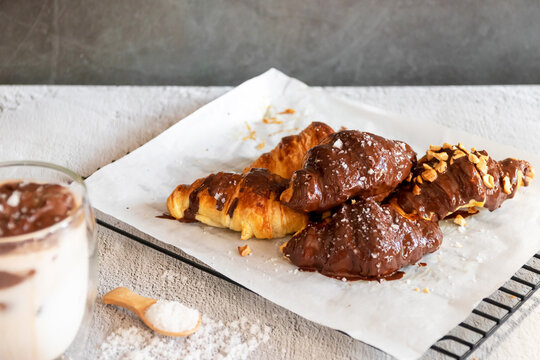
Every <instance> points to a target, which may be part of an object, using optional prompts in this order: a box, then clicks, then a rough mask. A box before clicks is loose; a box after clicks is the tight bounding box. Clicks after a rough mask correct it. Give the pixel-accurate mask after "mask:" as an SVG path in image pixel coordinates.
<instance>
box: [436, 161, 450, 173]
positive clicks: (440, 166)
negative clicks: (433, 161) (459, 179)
mask: <svg viewBox="0 0 540 360" xmlns="http://www.w3.org/2000/svg"><path fill="white" fill-rule="evenodd" d="M446 168H447V165H446V161H439V162H438V163H437V165H435V170H437V172H438V173H440V174H442V173H444V172H445V171H446Z"/></svg>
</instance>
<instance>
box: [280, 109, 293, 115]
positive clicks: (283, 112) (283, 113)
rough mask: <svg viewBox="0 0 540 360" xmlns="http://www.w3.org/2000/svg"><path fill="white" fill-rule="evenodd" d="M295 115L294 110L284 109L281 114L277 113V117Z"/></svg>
mask: <svg viewBox="0 0 540 360" xmlns="http://www.w3.org/2000/svg"><path fill="white" fill-rule="evenodd" d="M294 113H296V110H294V109H285V110H283V111H282V112H279V113H278V115H286V114H294Z"/></svg>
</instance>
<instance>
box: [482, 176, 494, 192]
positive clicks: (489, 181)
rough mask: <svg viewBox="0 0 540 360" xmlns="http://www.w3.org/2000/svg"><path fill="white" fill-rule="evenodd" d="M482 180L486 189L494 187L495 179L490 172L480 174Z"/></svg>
mask: <svg viewBox="0 0 540 360" xmlns="http://www.w3.org/2000/svg"><path fill="white" fill-rule="evenodd" d="M482 180H483V181H484V184H485V185H486V187H487V188H488V189H493V188H494V187H495V179H493V176H491V175H490V174H486V175H484V176H482Z"/></svg>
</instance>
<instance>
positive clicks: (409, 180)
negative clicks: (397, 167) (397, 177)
mask: <svg viewBox="0 0 540 360" xmlns="http://www.w3.org/2000/svg"><path fill="white" fill-rule="evenodd" d="M405 180H406V181H407V182H411V180H412V173H409V176H407V179H405Z"/></svg>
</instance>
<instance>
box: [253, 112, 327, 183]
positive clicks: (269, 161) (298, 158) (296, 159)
mask: <svg viewBox="0 0 540 360" xmlns="http://www.w3.org/2000/svg"><path fill="white" fill-rule="evenodd" d="M333 132H334V130H333V129H332V128H331V127H330V126H328V125H326V124H325V123H322V122H312V123H311V124H310V125H309V126H308V127H306V128H305V129H304V130H302V131H301V132H300V133H299V134H297V135H291V136H286V137H284V138H283V139H281V141H280V142H279V144H277V146H276V147H275V148H274V149H273V150H272V151H270V152H267V153H264V154H262V155H261V156H260V157H259V158H258V159H257V160H255V161H254V162H253V163H252V164H251V165H249V166H248V167H247V168H245V169H244V173H247V172H248V171H249V170H251V169H253V168H263V169H268V171H270V172H271V173H272V174H276V175H279V176H281V177H283V178H286V179H290V178H291V176H292V174H293V172H295V171H296V170H298V169H300V168H302V161H303V160H304V156H305V155H306V152H307V151H308V150H309V149H311V148H312V147H314V146H315V145H318V144H319V143H320V142H321V141H322V140H323V139H324V138H326V137H327V136H328V135H330V134H332V133H333Z"/></svg>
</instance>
